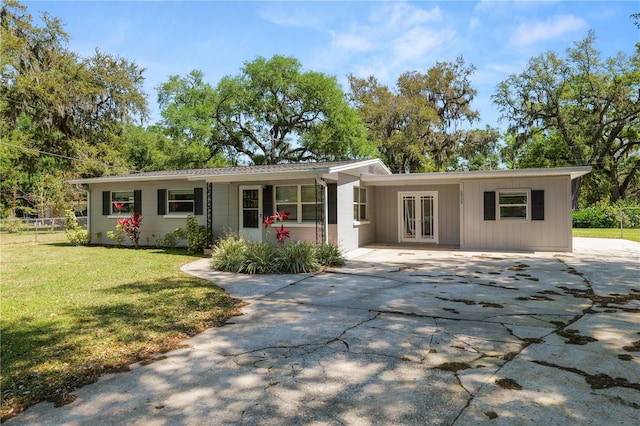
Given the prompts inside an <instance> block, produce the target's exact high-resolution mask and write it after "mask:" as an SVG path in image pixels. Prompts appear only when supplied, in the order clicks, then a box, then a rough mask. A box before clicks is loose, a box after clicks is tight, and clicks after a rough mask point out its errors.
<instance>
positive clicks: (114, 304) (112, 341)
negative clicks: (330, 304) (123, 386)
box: [0, 244, 236, 419]
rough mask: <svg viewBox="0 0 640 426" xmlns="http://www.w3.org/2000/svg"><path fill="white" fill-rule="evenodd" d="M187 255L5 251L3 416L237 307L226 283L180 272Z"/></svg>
mask: <svg viewBox="0 0 640 426" xmlns="http://www.w3.org/2000/svg"><path fill="white" fill-rule="evenodd" d="M197 259H198V257H197V256H191V255H188V254H187V253H186V252H183V251H178V250H174V251H166V250H159V249H156V250H152V249H148V250H133V249H118V248H105V247H73V246H70V245H67V244H15V245H2V246H1V247H0V273H1V275H2V292H1V294H0V302H1V306H2V317H1V319H0V332H1V336H2V341H1V350H0V356H1V359H2V363H1V365H0V371H1V373H2V378H1V382H0V385H1V389H2V419H6V418H9V417H12V416H14V415H16V414H17V413H18V412H19V411H21V410H22V409H24V408H25V407H27V406H29V405H31V404H34V403H36V402H38V401H42V400H51V401H54V402H56V403H57V404H64V403H66V402H70V401H71V400H72V399H73V396H72V395H71V392H72V390H73V389H74V388H75V387H78V386H81V385H83V384H87V383H91V382H93V381H95V380H96V379H97V378H98V377H99V376H100V375H102V374H104V373H106V372H109V371H118V370H123V369H127V366H128V365H129V364H131V363H134V362H136V361H140V360H144V359H150V358H152V357H153V355H154V354H157V353H161V352H166V351H168V350H171V349H175V348H178V347H180V344H181V343H180V342H181V341H182V340H184V339H185V338H187V337H189V336H192V335H194V334H196V333H198V332H201V331H203V330H204V329H206V328H208V327H212V326H217V325H221V324H222V323H224V321H225V319H226V318H228V317H229V316H230V315H233V314H234V313H236V310H235V307H234V301H233V300H231V299H230V298H229V297H228V295H227V294H225V293H224V292H223V291H222V290H221V289H220V288H219V287H217V286H215V285H212V284H211V283H210V282H208V281H206V280H202V279H198V278H195V277H192V276H190V275H188V274H185V273H183V272H181V271H180V266H181V265H184V264H185V263H188V262H191V261H194V260H197Z"/></svg>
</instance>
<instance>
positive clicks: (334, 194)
mask: <svg viewBox="0 0 640 426" xmlns="http://www.w3.org/2000/svg"><path fill="white" fill-rule="evenodd" d="M327 210H328V214H327V220H328V223H329V225H335V224H336V223H338V184H337V183H328V184H327Z"/></svg>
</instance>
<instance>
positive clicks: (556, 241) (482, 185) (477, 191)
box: [462, 176, 572, 251]
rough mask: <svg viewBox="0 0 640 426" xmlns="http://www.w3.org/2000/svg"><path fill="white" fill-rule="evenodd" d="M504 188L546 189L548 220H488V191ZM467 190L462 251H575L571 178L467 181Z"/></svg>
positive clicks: (545, 202)
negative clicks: (485, 194) (573, 244)
mask: <svg viewBox="0 0 640 426" xmlns="http://www.w3.org/2000/svg"><path fill="white" fill-rule="evenodd" d="M502 189H528V190H534V189H542V190H544V204H545V220H542V221H532V220H530V219H529V220H526V221H515V220H513V221H507V220H502V221H501V220H499V219H498V214H496V216H497V217H496V220H495V221H485V220H484V218H483V215H482V212H483V207H484V206H483V201H484V200H483V194H484V191H499V190H502ZM463 191H464V208H463V214H462V223H463V238H462V239H463V242H462V248H465V249H481V248H491V249H499V250H502V249H504V250H541V251H542V250H543V251H571V250H572V236H571V179H570V178H569V177H568V176H566V177H539V178H526V179H500V180H497V179H490V180H477V181H465V182H464V183H463ZM529 217H530V212H529Z"/></svg>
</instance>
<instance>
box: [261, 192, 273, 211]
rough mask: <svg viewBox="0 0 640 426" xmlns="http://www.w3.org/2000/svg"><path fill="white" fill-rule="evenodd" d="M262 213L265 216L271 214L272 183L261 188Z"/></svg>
mask: <svg viewBox="0 0 640 426" xmlns="http://www.w3.org/2000/svg"><path fill="white" fill-rule="evenodd" d="M262 214H263V216H264V217H265V218H267V217H269V216H271V215H272V214H273V185H267V186H265V187H264V189H263V190H262Z"/></svg>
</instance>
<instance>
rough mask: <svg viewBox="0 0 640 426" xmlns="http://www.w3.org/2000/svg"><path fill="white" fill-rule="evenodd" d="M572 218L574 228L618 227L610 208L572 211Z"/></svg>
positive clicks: (597, 207)
mask: <svg viewBox="0 0 640 426" xmlns="http://www.w3.org/2000/svg"><path fill="white" fill-rule="evenodd" d="M572 216H573V227H574V228H616V227H617V226H619V225H620V224H619V221H617V220H616V216H615V212H614V210H613V209H611V208H610V207H609V208H606V207H601V206H596V207H587V208H585V209H581V210H576V211H574V212H573V214H572Z"/></svg>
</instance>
